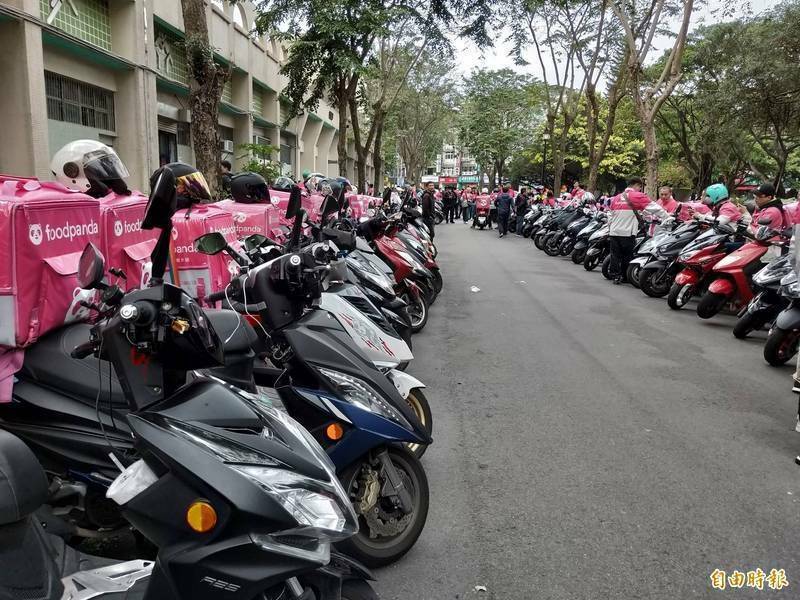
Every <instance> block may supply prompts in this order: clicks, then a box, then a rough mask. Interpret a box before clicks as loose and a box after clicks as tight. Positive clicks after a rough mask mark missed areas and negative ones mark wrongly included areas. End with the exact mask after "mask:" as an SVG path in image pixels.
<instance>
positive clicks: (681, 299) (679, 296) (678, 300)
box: [667, 283, 694, 310]
mask: <svg viewBox="0 0 800 600" xmlns="http://www.w3.org/2000/svg"><path fill="white" fill-rule="evenodd" d="M684 288H689V289H688V290H687V291H684ZM692 296H694V286H693V285H691V284H688V283H687V284H686V285H678V284H677V283H673V284H672V287H671V288H669V294H667V306H669V307H670V308H671V309H672V310H680V309H682V308H683V307H684V306H686V305H687V304H688V303H689V300H691V299H692Z"/></svg>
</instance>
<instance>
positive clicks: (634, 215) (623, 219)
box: [608, 177, 669, 284]
mask: <svg viewBox="0 0 800 600" xmlns="http://www.w3.org/2000/svg"><path fill="white" fill-rule="evenodd" d="M642 187H643V183H642V180H641V179H640V178H638V177H631V178H630V179H629V180H628V187H627V188H625V191H624V192H622V193H621V194H617V195H616V196H614V198H612V200H611V206H610V207H609V215H608V228H609V242H610V244H609V245H610V249H611V273H612V275H613V277H614V283H615V284H620V283H623V282H624V281H625V272H626V271H627V270H628V263H629V262H631V259H632V258H633V248H634V246H635V245H636V234H637V233H638V232H639V230H640V229H641V228H642V225H643V223H644V219H643V218H642V215H641V214H640V212H641V211H645V212H648V213H651V214H654V215H656V216H658V217H659V218H661V220H662V222H663V221H665V220H666V219H667V218H668V217H669V214H668V213H667V211H665V210H664V209H663V208H662V207H661V205H660V204H658V203H657V202H653V201H652V200H651V199H650V198H649V197H648V196H647V194H645V193H644V192H642Z"/></svg>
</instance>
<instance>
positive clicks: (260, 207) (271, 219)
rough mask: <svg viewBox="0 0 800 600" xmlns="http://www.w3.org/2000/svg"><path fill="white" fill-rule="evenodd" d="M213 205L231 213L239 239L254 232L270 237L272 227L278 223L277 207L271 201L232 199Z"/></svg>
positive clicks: (271, 235)
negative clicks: (253, 201) (248, 201)
mask: <svg viewBox="0 0 800 600" xmlns="http://www.w3.org/2000/svg"><path fill="white" fill-rule="evenodd" d="M215 206H217V207H218V208H220V209H221V210H224V211H225V212H227V213H229V214H230V215H231V218H232V219H233V224H234V227H236V237H237V238H238V239H240V240H241V239H244V238H246V237H247V236H250V235H253V234H254V233H260V234H261V235H265V236H267V237H268V238H271V239H272V237H273V229H275V228H276V227H278V225H279V221H278V209H277V208H275V207H274V206H273V205H272V204H271V203H267V202H257V203H253V204H244V203H241V202H234V201H233V200H222V201H221V202H217V203H216V204H215Z"/></svg>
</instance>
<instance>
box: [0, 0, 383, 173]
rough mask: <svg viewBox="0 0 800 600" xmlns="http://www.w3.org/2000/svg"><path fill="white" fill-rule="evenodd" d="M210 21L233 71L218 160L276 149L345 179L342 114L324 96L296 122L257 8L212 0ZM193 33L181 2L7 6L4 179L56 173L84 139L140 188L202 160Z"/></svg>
mask: <svg viewBox="0 0 800 600" xmlns="http://www.w3.org/2000/svg"><path fill="white" fill-rule="evenodd" d="M206 15H207V20H208V29H209V36H210V41H211V45H212V46H213V47H214V48H215V50H216V51H215V59H216V60H217V61H219V62H220V63H222V64H225V65H228V66H230V67H231V72H232V76H231V78H230V80H229V81H228V83H227V84H226V86H225V89H224V91H223V95H222V103H221V108H220V114H219V128H220V133H221V137H222V140H223V141H222V147H221V148H220V153H221V156H220V157H221V158H228V159H230V160H231V162H233V163H234V168H236V167H237V166H239V165H241V164H243V163H244V162H246V161H247V160H248V157H247V156H245V155H244V152H243V151H242V150H241V149H240V146H241V145H242V144H246V143H263V144H270V145H273V146H276V147H279V148H280V153H279V154H280V161H281V163H282V168H283V170H284V172H285V173H286V174H289V175H291V176H294V177H297V176H298V175H299V174H301V173H302V172H303V170H306V169H308V170H310V171H316V172H321V173H324V174H328V175H338V170H339V167H338V153H337V143H338V136H339V130H338V126H337V125H338V118H339V117H338V114H337V111H336V110H335V108H333V107H332V106H330V105H328V104H326V103H325V102H324V101H323V102H321V103H320V105H319V107H318V109H317V110H316V111H315V112H314V113H307V114H304V115H301V116H299V117H296V118H293V119H291V120H290V121H288V122H286V117H287V115H288V113H287V110H288V107H287V104H286V102H285V101H283V100H282V94H281V91H282V90H283V89H284V87H285V85H286V80H285V78H284V77H283V76H282V75H280V74H279V72H278V71H279V69H280V65H281V61H282V60H283V57H284V52H285V49H284V48H283V47H282V46H281V44H280V43H278V42H277V41H276V40H270V39H267V38H264V37H258V36H256V35H254V34H253V33H251V32H252V27H253V23H254V18H255V14H254V9H253V6H252V4H250V3H248V2H243V3H239V4H237V5H235V6H231V5H230V4H229V3H227V2H222V1H221V0H212V1H210V2H209V3H208V4H207V8H206ZM183 37H184V34H183V18H182V13H181V3H180V0H2V1H0V45H2V47H3V48H5V49H6V50H5V51H4V52H3V53H2V54H1V55H0V80H2V81H3V82H4V84H5V86H6V90H7V93H5V94H3V95H2V96H0V115H2V117H3V133H4V135H3V142H4V143H3V144H2V145H1V146H0V172H4V173H14V174H28V175H36V176H38V177H41V178H44V179H47V178H50V177H51V175H50V169H49V164H50V157H51V156H52V154H53V153H54V152H55V151H56V150H58V149H59V148H60V147H61V146H62V145H64V144H65V143H67V142H69V141H72V140H75V139H80V138H92V139H98V140H101V141H103V142H105V143H107V144H109V145H112V146H113V147H114V148H115V149H116V150H117V152H118V153H119V154H120V156H121V158H122V160H123V161H124V162H125V164H126V165H127V166H128V169H129V170H130V172H131V179H130V183H131V185H134V186H138V187H141V188H145V187H146V184H147V180H148V177H149V174H150V173H151V172H152V171H153V170H154V169H155V168H157V167H158V166H159V164H163V163H165V162H170V161H174V160H182V161H186V162H192V160H193V154H192V149H191V136H190V133H189V123H190V122H191V114H190V111H189V110H188V93H189V88H188V84H189V80H188V70H187V65H186V53H185V50H184V48H183V47H182V44H181V40H182V39H183ZM350 147H351V148H352V143H351V144H350ZM350 152H352V154H353V155H354V154H355V152H354V151H352V150H350ZM350 152H349V153H350ZM368 162H369V163H370V164H368V168H367V175H368V180H372V175H373V171H372V165H371V158H370V160H369V161H368ZM351 169H352V172H351ZM347 175H348V176H349V177H351V178H352V177H353V176H354V175H355V165H354V161H353V160H350V161H348V173H347Z"/></svg>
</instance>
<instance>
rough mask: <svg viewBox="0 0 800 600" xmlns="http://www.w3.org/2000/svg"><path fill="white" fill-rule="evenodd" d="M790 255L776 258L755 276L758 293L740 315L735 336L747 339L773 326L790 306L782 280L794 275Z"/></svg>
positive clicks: (754, 285) (754, 282)
mask: <svg viewBox="0 0 800 600" xmlns="http://www.w3.org/2000/svg"><path fill="white" fill-rule="evenodd" d="M789 258H790V257H789V255H788V254H787V255H785V256H781V257H779V258H776V259H775V260H773V261H772V262H771V263H769V264H768V265H767V266H765V267H763V268H762V269H761V270H760V271H759V272H758V273H756V274H755V275H753V288H754V289H755V290H756V291H757V292H758V293H757V294H756V295H755V297H754V298H753V299H752V300H750V303H749V304H748V305H747V306H746V307H745V308H744V309H743V310H742V312H741V313H739V319H738V320H737V321H736V325H734V326H733V335H734V336H735V337H737V338H739V339H744V338H746V337H747V336H748V335H749V334H750V333H751V332H753V331H757V330H759V329H761V328H762V327H764V326H765V325H771V324H772V323H773V322H774V321H775V318H776V317H777V316H778V314H779V313H780V312H781V311H782V310H784V309H785V308H786V307H787V306H788V305H789V299H788V298H785V297H784V296H782V295H781V293H780V290H781V285H782V284H781V280H782V279H783V278H784V276H786V275H788V274H790V273H792V272H793V271H792V264H791V261H790V260H789Z"/></svg>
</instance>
